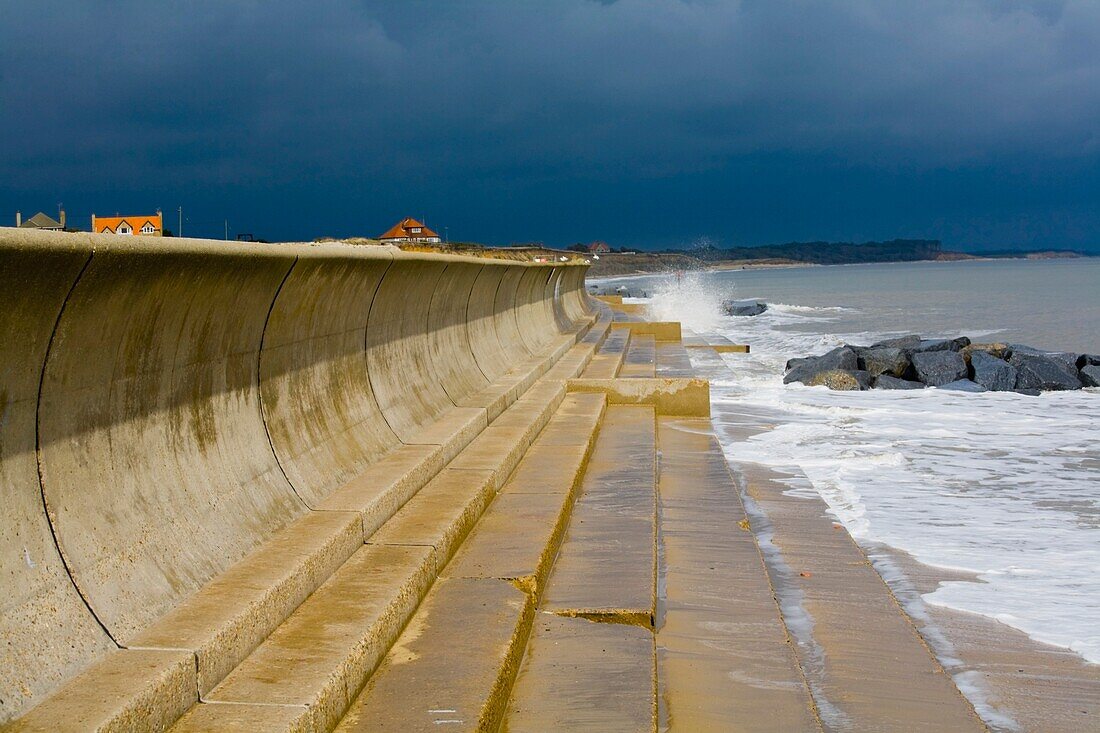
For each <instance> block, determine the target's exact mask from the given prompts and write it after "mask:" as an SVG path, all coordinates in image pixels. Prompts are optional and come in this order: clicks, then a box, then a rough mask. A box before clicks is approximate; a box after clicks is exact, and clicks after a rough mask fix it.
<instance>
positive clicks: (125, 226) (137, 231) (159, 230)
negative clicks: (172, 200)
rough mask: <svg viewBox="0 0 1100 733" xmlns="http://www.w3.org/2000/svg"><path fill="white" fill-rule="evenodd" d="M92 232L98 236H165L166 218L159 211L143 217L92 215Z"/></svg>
mask: <svg viewBox="0 0 1100 733" xmlns="http://www.w3.org/2000/svg"><path fill="white" fill-rule="evenodd" d="M92 231H93V232H94V233H96V234H122V235H126V236H134V237H162V236H164V217H163V216H161V213H160V212H159V211H158V212H157V213H156V214H152V215H149V216H147V215H141V216H96V215H95V214H92Z"/></svg>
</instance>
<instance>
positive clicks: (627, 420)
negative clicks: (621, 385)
mask: <svg viewBox="0 0 1100 733" xmlns="http://www.w3.org/2000/svg"><path fill="white" fill-rule="evenodd" d="M656 460H657V447H656V423H655V414H654V408H653V406H652V405H613V406H609V407H608V408H607V411H606V413H605V415H604V421H603V425H602V427H601V430H600V436H599V439H598V440H597V441H596V446H595V448H594V449H593V452H592V457H591V459H590V460H589V462H588V468H587V470H586V472H585V476H584V480H583V481H582V484H581V495H580V497H579V498H578V499H577V504H576V506H575V508H574V511H573V517H572V521H571V523H570V525H569V529H568V531H567V532H566V536H565V540H564V542H563V543H562V549H561V553H560V556H559V558H558V561H557V563H556V564H555V567H554V570H553V572H552V574H551V576H550V580H549V582H548V584H547V589H546V596H545V598H544V599H543V608H544V609H545V610H547V611H551V612H553V613H557V614H561V615H569V616H585V617H588V618H598V619H601V620H608V621H615V622H619V623H636V624H641V625H644V626H647V627H650V626H652V624H653V616H654V611H655V607H656V557H657V556H656V532H657V524H656V470H657V465H656Z"/></svg>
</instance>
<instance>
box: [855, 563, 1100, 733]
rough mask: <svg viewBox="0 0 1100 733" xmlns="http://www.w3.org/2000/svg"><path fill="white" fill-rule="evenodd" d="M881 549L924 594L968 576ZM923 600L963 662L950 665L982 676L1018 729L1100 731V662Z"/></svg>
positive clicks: (992, 701) (997, 705)
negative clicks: (1086, 659)
mask: <svg viewBox="0 0 1100 733" xmlns="http://www.w3.org/2000/svg"><path fill="white" fill-rule="evenodd" d="M876 551H879V552H885V553H888V554H889V556H890V557H891V559H892V560H893V562H894V563H895V564H896V565H897V566H898V567H899V568H901V570H902V572H903V574H904V575H905V577H906V578H907V579H908V581H909V582H910V583H912V584H913V586H914V587H915V589H916V591H917V592H918V593H920V594H926V593H931V592H932V591H933V590H935V589H936V587H937V586H938V585H939V583H941V582H942V581H945V580H967V579H970V578H968V577H967V576H966V575H963V574H961V573H953V572H951V571H949V570H944V569H942V568H934V567H930V566H928V565H924V564H921V563H919V562H917V561H916V560H914V559H913V558H912V557H911V556H910V555H908V554H906V553H903V552H900V551H898V550H894V549H892V548H885V547H882V546H879V547H877V548H876ZM922 605H923V606H924V608H925V610H926V612H927V614H928V616H929V618H930V619H931V621H932V624H933V625H934V627H936V628H938V629H939V630H940V631H941V632H942V633H943V635H944V636H945V637H946V639H947V640H948V641H949V642H950V643H951V645H952V646H953V647H954V652H955V655H956V656H957V657H958V658H959V660H960V661H961V662H962V667H961V669H958V670H954V669H953V670H951V671H952V672H956V673H957V672H963V673H971V674H978V675H980V676H981V679H982V681H984V683H985V686H986V688H987V690H986V693H987V695H988V703H989V705H990V706H991V707H993V708H994V709H996V710H998V711H1000V712H1002V714H1006V715H1007V716H1008V717H1010V718H1011V719H1013V720H1014V721H1015V722H1016V723H1017V724H1018V726H1019V730H1024V731H1043V732H1044V733H1062V732H1063V731H1064V732H1065V733H1071V732H1073V733H1078V732H1080V731H1087V730H1100V665H1096V664H1089V663H1088V662H1086V661H1085V660H1084V659H1082V658H1081V657H1080V656H1079V655H1077V654H1075V653H1074V652H1072V651H1070V650H1068V649H1063V648H1061V647H1056V646H1051V645H1049V644H1043V643H1040V642H1037V641H1034V640H1033V639H1031V638H1030V637H1028V636H1027V635H1026V634H1024V633H1023V632H1021V631H1018V630H1016V629H1014V628H1012V627H1011V626H1006V625H1005V624H1003V623H1001V622H999V621H997V620H996V619H992V618H989V617H987V616H980V615H978V614H973V613H966V612H964V611H956V610H954V609H950V608H943V607H940V606H933V605H931V604H928V603H923V604H922ZM1006 729H1008V728H1006Z"/></svg>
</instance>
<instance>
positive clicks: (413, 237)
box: [378, 216, 442, 244]
mask: <svg viewBox="0 0 1100 733" xmlns="http://www.w3.org/2000/svg"><path fill="white" fill-rule="evenodd" d="M378 241H379V242H385V243H386V244H400V243H402V242H416V243H421V244H439V242H441V241H442V240H441V239H440V238H439V235H438V234H436V233H435V232H433V231H432V230H431V229H429V228H428V227H426V226H424V225H423V224H422V223H420V222H418V221H417V220H416V219H414V218H412V217H411V216H407V217H405V218H404V219H402V220H401V221H399V222H397V223H396V224H394V225H393V226H392V227H390V230H389V231H388V232H386V233H385V234H383V235H382V236H380V237H379V238H378Z"/></svg>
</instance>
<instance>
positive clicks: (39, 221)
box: [15, 209, 65, 232]
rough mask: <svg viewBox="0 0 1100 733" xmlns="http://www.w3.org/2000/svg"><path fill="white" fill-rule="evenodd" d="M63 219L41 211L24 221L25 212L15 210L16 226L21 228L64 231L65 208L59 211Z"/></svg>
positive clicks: (59, 215)
mask: <svg viewBox="0 0 1100 733" xmlns="http://www.w3.org/2000/svg"><path fill="white" fill-rule="evenodd" d="M58 217H60V219H61V221H57V220H55V219H54V218H53V217H51V216H46V215H45V214H43V213H42V212H41V211H39V212H38V213H37V214H35V215H34V216H32V217H31V218H30V219H27V220H26V221H23V213H22V212H20V211H17V212H15V226H17V227H19V228H20V229H42V230H44V231H48V232H63V231H65V210H64V209H61V211H60V212H59V213H58Z"/></svg>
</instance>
